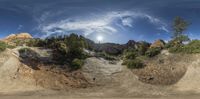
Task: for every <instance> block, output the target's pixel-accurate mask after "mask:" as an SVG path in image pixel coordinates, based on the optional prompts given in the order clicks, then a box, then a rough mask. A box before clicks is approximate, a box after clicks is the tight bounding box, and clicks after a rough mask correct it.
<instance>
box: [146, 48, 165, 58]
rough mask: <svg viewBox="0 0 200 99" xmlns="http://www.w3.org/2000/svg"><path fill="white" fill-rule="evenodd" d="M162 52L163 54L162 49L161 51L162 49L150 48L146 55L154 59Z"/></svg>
mask: <svg viewBox="0 0 200 99" xmlns="http://www.w3.org/2000/svg"><path fill="white" fill-rule="evenodd" d="M160 52H161V49H160V48H149V49H148V50H147V52H146V53H145V55H146V56H147V57H154V56H156V55H158V54H160Z"/></svg>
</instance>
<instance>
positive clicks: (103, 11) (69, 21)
mask: <svg viewBox="0 0 200 99" xmlns="http://www.w3.org/2000/svg"><path fill="white" fill-rule="evenodd" d="M176 16H180V17H182V18H184V19H185V20H187V21H188V22H189V23H190V26H189V27H188V29H187V30H186V31H185V34H187V35H188V36H189V37H190V38H191V39H199V38H200V28H199V26H200V0H0V38H4V37H5V36H8V35H9V34H17V33H20V32H28V33H30V34H31V35H32V36H33V37H37V38H45V37H48V36H55V35H69V34H70V33H77V34H78V35H83V36H85V37H86V38H89V39H91V40H94V41H96V42H98V40H99V38H101V42H113V43H126V42H127V41H128V40H135V41H140V40H144V41H148V42H153V41H155V40H157V39H163V40H165V41H168V40H170V39H171V36H172V33H173V31H172V22H173V20H174V18H175V17H176Z"/></svg>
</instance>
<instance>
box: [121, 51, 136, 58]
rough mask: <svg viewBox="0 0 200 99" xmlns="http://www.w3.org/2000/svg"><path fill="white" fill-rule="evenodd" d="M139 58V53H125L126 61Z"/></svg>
mask: <svg viewBox="0 0 200 99" xmlns="http://www.w3.org/2000/svg"><path fill="white" fill-rule="evenodd" d="M136 57H137V53H135V52H133V51H131V52H127V53H125V57H124V58H125V59H135V58H136Z"/></svg>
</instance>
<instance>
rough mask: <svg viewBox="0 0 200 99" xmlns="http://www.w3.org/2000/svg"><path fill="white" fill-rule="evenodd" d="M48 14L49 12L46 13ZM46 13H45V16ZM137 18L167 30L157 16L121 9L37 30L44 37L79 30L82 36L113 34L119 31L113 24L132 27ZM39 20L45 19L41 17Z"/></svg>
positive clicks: (57, 23)
mask: <svg viewBox="0 0 200 99" xmlns="http://www.w3.org/2000/svg"><path fill="white" fill-rule="evenodd" d="M48 14H49V13H48ZM46 16H47V14H45V17H46ZM138 18H143V19H147V20H148V22H150V23H152V24H154V25H157V26H158V27H157V29H159V30H163V31H165V32H169V31H168V30H167V25H166V24H165V23H164V22H163V21H161V20H160V19H159V18H155V17H153V16H151V15H148V14H146V13H140V12H133V11H123V12H107V13H105V14H101V15H96V16H91V17H89V18H88V19H83V18H81V17H76V18H67V19H64V20H60V21H58V22H55V23H49V24H46V25H44V24H41V25H40V26H39V28H38V29H39V30H40V31H42V32H43V33H45V34H46V35H45V37H47V36H49V35H51V34H55V33H66V32H69V31H70V32H71V31H80V32H82V33H83V35H84V36H86V37H87V36H89V35H91V34H93V33H96V34H102V33H103V34H114V33H117V32H118V31H119V27H116V26H114V25H113V24H114V23H115V22H116V21H120V23H121V24H120V25H121V26H123V27H130V28H134V20H137V19H138ZM41 20H45V19H44V17H41Z"/></svg>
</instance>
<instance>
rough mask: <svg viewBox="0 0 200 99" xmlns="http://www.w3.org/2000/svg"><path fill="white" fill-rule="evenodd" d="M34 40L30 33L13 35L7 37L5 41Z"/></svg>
mask: <svg viewBox="0 0 200 99" xmlns="http://www.w3.org/2000/svg"><path fill="white" fill-rule="evenodd" d="M31 38H33V37H32V36H31V35H30V34H29V33H19V34H11V35H9V36H7V37H6V38H5V39H4V41H12V40H15V39H31Z"/></svg>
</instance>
